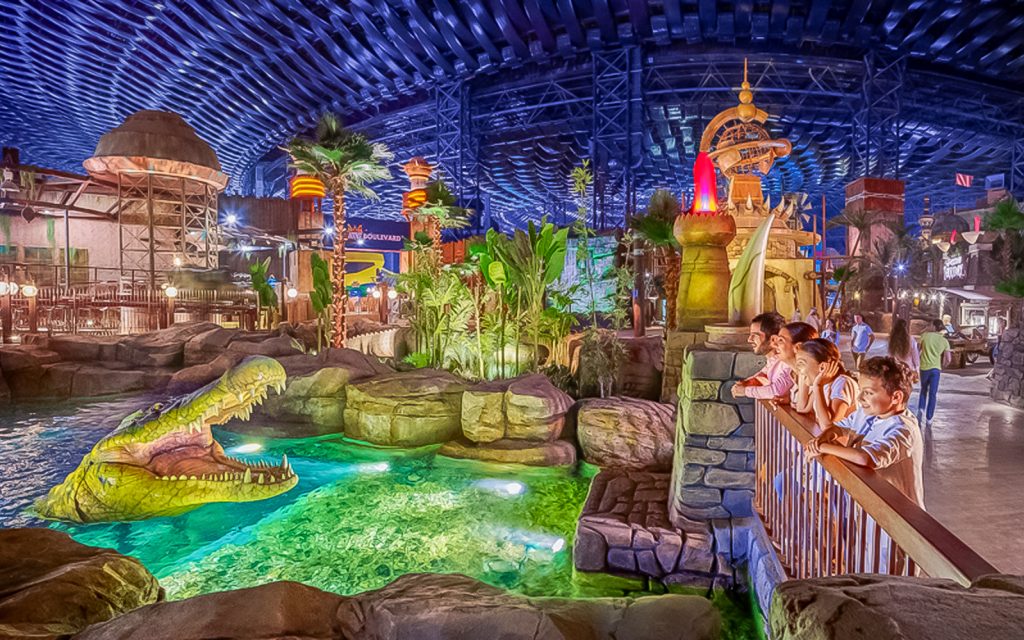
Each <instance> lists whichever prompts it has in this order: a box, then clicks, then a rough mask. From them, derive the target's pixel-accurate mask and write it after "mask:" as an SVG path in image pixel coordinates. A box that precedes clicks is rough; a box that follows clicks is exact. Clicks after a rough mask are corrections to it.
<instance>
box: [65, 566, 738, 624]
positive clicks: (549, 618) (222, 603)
mask: <svg viewBox="0 0 1024 640" xmlns="http://www.w3.org/2000/svg"><path fill="white" fill-rule="evenodd" d="M720 624H721V623H720V619H719V616H718V613H717V612H716V611H715V610H714V607H713V606H712V605H711V604H710V602H709V601H708V600H706V599H704V598H700V597H696V596H681V595H668V596H658V597H643V598H636V599H625V598H616V599H612V598H600V599H593V600H567V599H557V598H525V597H522V596H517V595H512V594H509V593H506V592H504V591H502V590H501V589H498V588H495V587H491V586H488V585H486V584H483V583H482V582H478V581H476V580H473V579H472V578H467V577H466V576H461V575H432V574H410V575H405V576H402V577H400V578H398V579H397V580H395V581H394V582H392V583H391V584H389V585H388V586H386V587H384V588H382V589H379V590H377V591H369V592H366V593H362V594H359V595H357V596H353V597H344V596H339V595H335V594H331V593H326V592H324V591H319V590H317V589H313V588H311V587H307V586H304V585H301V584H298V583H295V582H274V583H270V584H266V585H263V586H260V587H254V588H251V589H242V590H239V591H225V592H221V593H211V594H207V595H203V596H198V597H196V598H190V599H188V600H181V601H177V602H164V603H160V604H156V605H153V606H151V607H146V608H144V609H141V610H138V611H135V612H132V613H130V614H128V615H125V616H122V617H120V618H117V619H115V620H112V621H110V622H106V623H103V624H99V625H96V626H94V627H92V628H90V629H89V630H87V631H86V632H85V633H82V634H80V635H79V636H76V640H105V639H108V638H118V639H120V640H135V639H138V640H164V639H167V640H170V639H172V638H173V639H174V640H199V639H210V638H218V639H221V640H235V639H238V640H242V639H249V638H285V637H287V638H292V637H294V638H305V639H309V640H320V639H323V640H327V639H335V638H345V639H353V640H354V639H356V638H359V639H360V640H415V639H425V638H467V639H468V638H480V637H492V638H501V639H502V640H569V639H576V638H589V639H594V640H599V639H602V638H607V639H609V640H611V639H612V638H614V639H616V640H644V639H649V638H664V639H665V640H704V639H707V640H713V639H715V638H717V637H718V634H719V628H720Z"/></svg>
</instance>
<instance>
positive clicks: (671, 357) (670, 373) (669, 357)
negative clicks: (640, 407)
mask: <svg viewBox="0 0 1024 640" xmlns="http://www.w3.org/2000/svg"><path fill="white" fill-rule="evenodd" d="M707 339H708V334H706V333H704V332H703V331H669V332H668V333H666V334H665V354H664V358H665V364H664V366H663V367H662V372H661V401H662V402H667V403H669V404H675V403H676V402H677V401H678V400H679V395H678V389H679V382H680V380H681V379H682V378H681V375H680V374H681V373H682V370H683V361H684V358H685V354H686V349H687V347H691V346H693V345H695V344H704V341H705V340H707Z"/></svg>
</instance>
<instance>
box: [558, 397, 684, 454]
mask: <svg viewBox="0 0 1024 640" xmlns="http://www.w3.org/2000/svg"><path fill="white" fill-rule="evenodd" d="M675 413H676V412H675V408H674V407H673V406H672V405H670V404H662V403H660V402H653V401H651V400H638V399H636V398H626V397H612V398H588V399H586V400H583V401H581V403H580V409H579V414H578V416H577V419H576V424H577V426H576V435H577V438H578V439H579V443H580V448H581V449H582V450H583V458H584V459H585V460H586V461H587V462H589V463H591V464H596V465H598V466H600V467H620V468H625V469H637V470H648V471H668V470H669V469H671V468H672V443H673V440H674V439H675Z"/></svg>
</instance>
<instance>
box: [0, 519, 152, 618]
mask: <svg viewBox="0 0 1024 640" xmlns="http://www.w3.org/2000/svg"><path fill="white" fill-rule="evenodd" d="M160 599H162V592H161V590H160V586H159V585H158V584H157V581H156V578H154V577H153V576H152V574H150V573H149V571H146V568H145V567H143V566H142V563H140V562H139V561H138V560H135V559H134V558H129V557H127V556H122V555H121V554H119V553H117V552H116V551H113V550H111V549H100V548H96V547H87V546H85V545H81V544H78V543H77V542H75V541H74V540H72V539H71V537H70V536H68V535H67V534H66V533H61V532H59V531H54V530H52V529H0V637H3V638H17V637H25V638H29V637H32V638H48V637H57V636H64V635H68V634H72V633H75V632H78V631H81V630H82V629H84V628H85V627H87V626H88V625H91V624H95V623H97V622H102V621H104V620H109V619H110V618H113V617H115V616H118V615H121V614H123V613H126V612H128V611H131V610H132V609H135V608H137V607H141V606H143V605H148V604H153V603H155V602H157V601H158V600H160Z"/></svg>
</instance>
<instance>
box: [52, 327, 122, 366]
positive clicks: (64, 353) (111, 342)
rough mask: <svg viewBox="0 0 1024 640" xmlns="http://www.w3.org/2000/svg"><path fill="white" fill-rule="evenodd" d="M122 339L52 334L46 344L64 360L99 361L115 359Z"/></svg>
mask: <svg viewBox="0 0 1024 640" xmlns="http://www.w3.org/2000/svg"><path fill="white" fill-rule="evenodd" d="M123 339H124V338H123V337H121V336H92V335H70V334H69V335H58V336H52V337H51V338H50V339H49V340H48V341H47V346H48V347H49V349H50V350H51V351H54V352H56V353H57V354H58V355H59V356H60V357H61V358H62V359H64V360H77V361H80V362H99V361H101V360H116V359H117V345H118V343H119V342H120V341H121V340H123Z"/></svg>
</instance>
